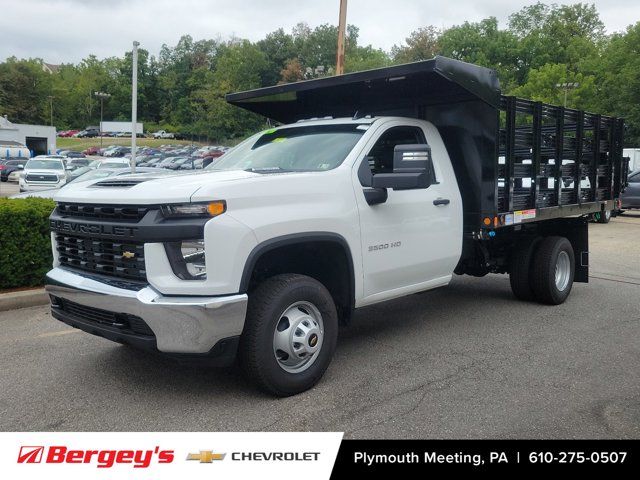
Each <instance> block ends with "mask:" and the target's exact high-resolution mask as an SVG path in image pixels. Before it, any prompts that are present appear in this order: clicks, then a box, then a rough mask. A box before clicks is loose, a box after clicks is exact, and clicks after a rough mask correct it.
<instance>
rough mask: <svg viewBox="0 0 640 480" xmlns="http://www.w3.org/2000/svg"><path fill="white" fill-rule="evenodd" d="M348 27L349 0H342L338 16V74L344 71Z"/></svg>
mask: <svg viewBox="0 0 640 480" xmlns="http://www.w3.org/2000/svg"><path fill="white" fill-rule="evenodd" d="M346 28H347V0H340V16H339V18H338V52H337V53H336V75H342V74H343V73H344V34H345V30H346Z"/></svg>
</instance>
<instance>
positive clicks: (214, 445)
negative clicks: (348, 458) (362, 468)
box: [0, 432, 342, 480]
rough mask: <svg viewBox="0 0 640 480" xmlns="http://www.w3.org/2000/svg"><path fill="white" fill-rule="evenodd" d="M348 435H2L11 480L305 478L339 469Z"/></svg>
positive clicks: (3, 465) (0, 458)
mask: <svg viewBox="0 0 640 480" xmlns="http://www.w3.org/2000/svg"><path fill="white" fill-rule="evenodd" d="M341 439H342V434H341V433H262V432H247V433H186V432H180V433H168V432H162V433H159V432H155V433H117V432H109V433H106V432H92V433H69V432H66V433H65V432H61V433H55V432H31V433H28V432H25V433H16V432H13V433H11V432H5V433H0V472H2V473H1V476H2V478H7V479H21V480H26V479H31V478H34V479H43V478H64V479H65V480H76V479H77V480H88V479H109V480H118V479H127V480H136V479H153V480H163V479H167V480H168V479H171V480H176V479H189V480H199V479H207V480H211V479H214V478H231V479H234V478H237V479H240V478H285V477H289V478H294V477H295V478H299V477H304V478H305V479H327V478H329V477H330V475H331V470H332V468H333V465H334V462H335V459H336V455H337V453H338V448H339V447H340V441H341Z"/></svg>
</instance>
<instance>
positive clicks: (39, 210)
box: [0, 198, 55, 289]
mask: <svg viewBox="0 0 640 480" xmlns="http://www.w3.org/2000/svg"><path fill="white" fill-rule="evenodd" d="M54 207H55V203H54V202H53V201H52V200H49V199H45V198H20V199H14V200H10V199H7V198H0V289H5V288H17V287H33V286H38V285H42V284H43V283H44V276H45V274H46V273H47V271H49V270H50V269H51V263H52V261H53V258H52V255H51V234H50V233H49V215H51V212H52V211H53V208H54Z"/></svg>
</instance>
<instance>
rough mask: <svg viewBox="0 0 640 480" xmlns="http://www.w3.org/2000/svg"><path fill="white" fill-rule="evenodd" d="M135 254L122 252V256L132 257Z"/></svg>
mask: <svg viewBox="0 0 640 480" xmlns="http://www.w3.org/2000/svg"><path fill="white" fill-rule="evenodd" d="M135 256H136V254H135V253H134V252H122V258H133V257H135Z"/></svg>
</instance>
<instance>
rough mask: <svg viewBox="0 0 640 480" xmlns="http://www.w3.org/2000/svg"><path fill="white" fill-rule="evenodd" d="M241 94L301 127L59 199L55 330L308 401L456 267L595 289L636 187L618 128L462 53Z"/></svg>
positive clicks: (522, 286)
mask: <svg viewBox="0 0 640 480" xmlns="http://www.w3.org/2000/svg"><path fill="white" fill-rule="evenodd" d="M228 101H230V102H231V103H233V104H236V105H238V106H241V107H244V108H248V109H250V110H254V111H256V112H258V113H261V114H264V115H266V116H269V117H270V118H272V119H275V120H278V121H281V122H282V123H285V124H284V125H282V126H280V127H277V128H272V129H269V130H265V131H262V132H260V133H258V134H256V135H254V136H252V137H250V138H249V139H247V140H246V141H244V142H243V143H241V144H240V145H238V146H237V147H235V148H234V149H232V150H231V151H229V152H228V153H227V154H226V155H225V156H224V157H222V158H221V159H220V161H219V162H217V163H216V164H214V165H212V166H211V167H209V168H207V169H205V170H204V171H203V172H199V173H190V174H186V175H180V176H166V175H163V176H154V175H153V174H148V175H132V176H124V177H122V176H121V177H118V178H116V179H106V180H101V181H96V182H95V183H92V184H87V183H85V184H80V185H78V186H76V187H74V186H73V185H70V186H69V187H67V188H65V189H64V191H62V192H60V194H59V195H58V196H57V198H56V200H57V202H58V204H57V207H56V209H55V211H54V212H53V214H52V216H51V228H52V242H53V252H54V268H53V270H51V271H50V272H49V274H48V277H47V284H48V285H47V290H48V292H49V294H50V296H51V302H52V313H53V316H54V317H55V318H57V319H59V320H61V321H63V322H66V323H68V324H69V325H72V326H74V327H77V328H80V329H82V330H84V331H87V332H89V333H93V334H96V335H100V336H102V337H105V338H107V339H110V340H113V341H116V342H120V343H125V344H130V345H133V346H136V347H140V348H145V349H148V350H152V351H156V352H161V353H163V354H165V355H169V356H174V357H176V358H178V359H182V360H187V359H192V358H197V359H208V360H209V361H210V363H211V364H214V365H227V364H229V363H230V362H232V361H234V359H236V358H238V359H239V361H240V362H241V364H242V365H243V367H244V369H245V371H246V372H247V374H248V375H249V377H250V378H251V379H253V380H254V381H255V382H256V383H257V384H258V385H259V386H260V387H261V388H263V389H264V390H266V391H268V392H271V393H272V394H275V395H280V396H286V395H292V394H296V393H299V392H301V391H304V390H306V389H308V388H310V387H312V386H313V385H314V384H315V383H316V382H317V381H318V380H319V379H320V378H321V377H322V375H323V373H324V372H325V370H326V368H327V367H328V365H329V363H330V361H331V358H332V356H333V353H334V350H335V348H336V341H337V336H338V324H339V323H340V322H345V323H346V322H348V321H349V319H350V318H351V316H352V313H353V311H354V309H357V308H360V307H363V306H366V305H371V304H375V303H378V302H383V301H385V300H389V299H392V298H397V297H401V296H403V295H409V294H412V293H415V292H420V291H424V290H429V289H432V288H437V287H441V286H444V285H447V284H448V283H449V282H450V281H451V278H452V276H453V274H454V273H457V274H464V273H466V274H471V275H476V276H482V275H486V274H488V273H508V274H509V275H510V278H511V285H512V289H513V292H514V294H515V295H516V297H518V298H520V299H523V300H529V301H531V300H536V301H539V302H542V303H548V304H558V303H561V302H563V301H564V300H565V299H566V298H567V296H568V295H569V292H570V290H571V286H572V283H573V281H574V280H575V281H582V282H586V281H587V280H588V267H587V265H588V256H587V251H588V242H587V223H586V216H587V215H589V214H592V213H594V212H597V211H604V210H610V209H611V208H613V205H614V203H615V202H616V201H617V198H618V195H619V191H620V189H621V188H622V184H621V182H620V180H619V179H617V178H616V174H617V173H618V172H619V168H620V151H619V150H620V148H619V147H620V145H621V144H620V141H621V138H620V137H621V132H622V126H621V122H620V121H619V120H617V119H614V118H610V117H602V116H599V115H597V116H594V115H591V114H585V113H584V112H579V111H575V110H569V109H564V108H561V107H552V106H549V105H542V104H540V103H537V102H529V101H525V100H519V99H515V98H512V97H503V96H501V95H500V92H499V88H498V84H497V80H496V78H495V74H494V72H492V71H490V70H487V69H484V68H481V67H477V66H473V65H468V64H464V63H461V62H457V61H454V60H449V59H446V58H441V57H438V58H436V59H434V60H430V61H426V62H420V63H416V64H410V65H404V66H399V67H391V68H387V69H381V70H373V71H369V72H362V73H357V74H351V75H345V76H342V77H332V78H324V79H319V80H313V81H308V82H300V83H296V84H290V85H279V86H276V87H269V88H266V89H261V90H255V91H251V92H243V93H238V94H233V95H230V96H228ZM347 112H350V115H349V116H346V115H345V114H346V113H347ZM501 113H502V114H503V115H502V124H501V123H500V119H501ZM518 115H525V116H527V115H528V116H529V117H530V121H529V122H521V123H518V120H517V116H518ZM305 116H310V117H317V118H315V119H310V120H301V119H302V118H303V117H305ZM328 116H333V117H334V118H326V117H328ZM287 122H289V123H288V124H287ZM291 122H294V123H291ZM587 138H589V139H591V140H592V141H590V142H587V141H586V139H587ZM594 144H595V145H600V148H596V149H595V151H592V150H591V148H592V147H591V145H594ZM555 158H562V159H563V161H562V162H557V161H555V160H554V159H555ZM567 159H569V160H571V159H573V160H574V161H573V163H571V162H570V161H569V162H567V161H566V160H567ZM576 160H577V161H576ZM585 175H586V176H588V177H590V178H592V179H593V181H592V182H591V183H590V185H591V187H590V188H589V189H584V188H582V187H581V181H580V179H581V178H582V177H583V176H585ZM523 179H526V181H525V182H523ZM114 199H117V200H114ZM390 321H398V322H400V321H402V319H401V318H400V317H399V318H395V319H391V320H390Z"/></svg>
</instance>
